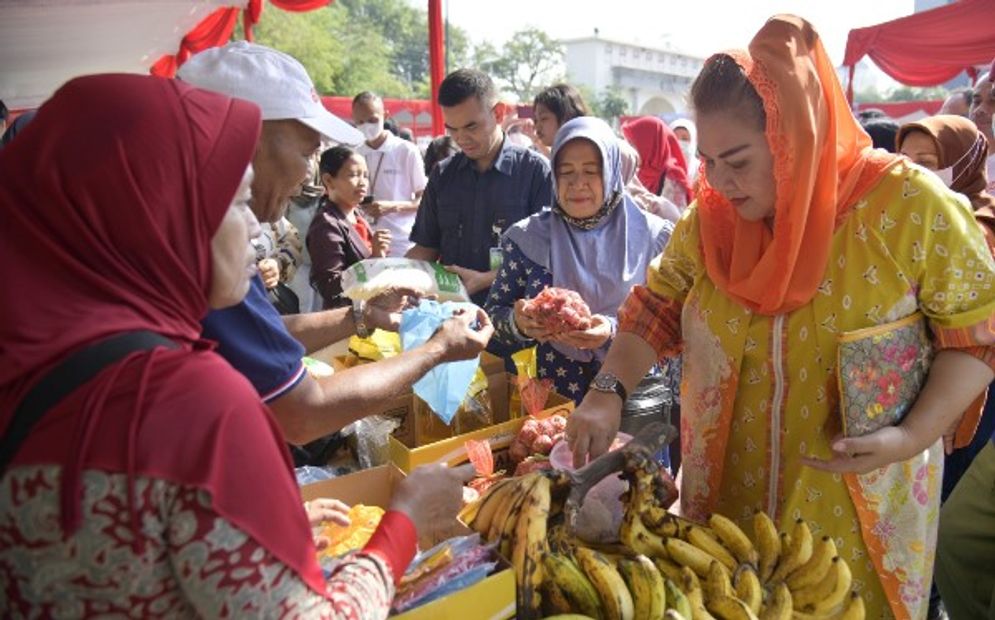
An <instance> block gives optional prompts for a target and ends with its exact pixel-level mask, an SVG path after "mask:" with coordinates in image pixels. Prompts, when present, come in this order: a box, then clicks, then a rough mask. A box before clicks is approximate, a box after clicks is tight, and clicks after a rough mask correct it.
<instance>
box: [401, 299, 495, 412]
mask: <svg viewBox="0 0 995 620" xmlns="http://www.w3.org/2000/svg"><path fill="white" fill-rule="evenodd" d="M459 309H464V310H467V311H468V312H473V313H474V315H476V312H477V307H476V306H475V305H473V304H468V303H459V302H452V301H447V302H445V303H439V302H437V301H432V300H430V299H424V300H422V302H421V304H419V306H418V307H417V308H411V309H409V310H405V311H404V314H402V315H401V347H402V348H403V349H404V350H405V351H409V350H411V349H413V348H415V347H417V346H420V345H422V344H425V342H426V341H427V340H428V339H429V338H431V337H432V334H434V333H435V331H436V330H437V329H439V326H440V325H442V323H443V322H444V321H446V320H447V319H450V318H452V316H453V312H454V311H456V310H459ZM479 365H480V358H479V357H478V358H477V359H471V360H464V361H461V362H446V363H445V364H440V365H438V366H436V367H435V368H433V369H432V370H430V371H429V372H428V374H426V375H425V376H424V377H422V378H421V379H419V380H418V381H417V382H416V383H415V385H414V392H415V394H416V395H417V396H418V398H421V399H422V400H423V401H425V402H426V403H428V406H429V407H431V408H432V411H434V412H435V415H437V416H438V417H439V419H440V420H442V421H443V422H444V423H445V424H450V423H451V422H452V421H453V417H455V416H456V411H457V410H458V409H459V408H460V405H462V404H463V400H464V399H465V398H466V391H467V390H468V389H469V388H470V382H471V381H473V375H474V374H475V373H476V372H477V367H478V366H479Z"/></svg>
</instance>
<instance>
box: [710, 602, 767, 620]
mask: <svg viewBox="0 0 995 620" xmlns="http://www.w3.org/2000/svg"><path fill="white" fill-rule="evenodd" d="M708 610H709V611H711V612H712V613H713V614H714V615H715V616H716V617H718V618H720V619H721V620H757V616H756V614H754V613H753V612H752V611H751V610H750V608H749V607H748V606H747V605H746V603H744V602H743V601H741V600H739V599H738V598H736V597H734V596H721V597H719V598H717V599H715V600H713V601H709V602H708Z"/></svg>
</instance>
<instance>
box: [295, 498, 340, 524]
mask: <svg viewBox="0 0 995 620" xmlns="http://www.w3.org/2000/svg"><path fill="white" fill-rule="evenodd" d="M304 512H306V513H307V520H308V523H310V524H311V527H314V526H316V525H321V524H322V523H324V522H325V521H329V522H331V523H334V524H335V525H341V526H343V527H345V526H348V525H349V506H348V505H347V504H345V503H343V502H340V501H339V500H337V499H329V498H324V497H322V498H319V499H313V500H311V501H309V502H304Z"/></svg>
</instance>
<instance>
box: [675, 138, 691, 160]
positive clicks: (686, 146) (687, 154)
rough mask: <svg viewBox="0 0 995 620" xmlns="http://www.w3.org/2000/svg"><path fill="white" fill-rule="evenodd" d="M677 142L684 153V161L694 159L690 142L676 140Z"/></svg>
mask: <svg viewBox="0 0 995 620" xmlns="http://www.w3.org/2000/svg"><path fill="white" fill-rule="evenodd" d="M677 142H678V144H680V145H681V152H682V153H684V161H686V162H688V163H690V162H691V160H693V159H694V149H693V148H691V143H690V142H688V141H686V140H678V141H677Z"/></svg>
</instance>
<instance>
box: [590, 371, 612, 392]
mask: <svg viewBox="0 0 995 620" xmlns="http://www.w3.org/2000/svg"><path fill="white" fill-rule="evenodd" d="M616 381H617V379H615V377H612V376H611V375H598V376H597V377H595V378H594V387H596V388H597V389H599V390H604V391H609V392H610V391H612V390H614V389H615V383H616Z"/></svg>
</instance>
